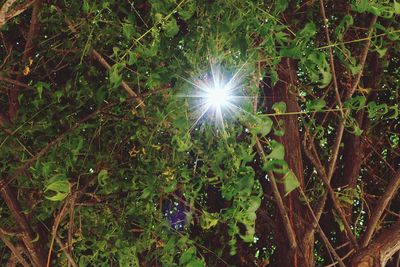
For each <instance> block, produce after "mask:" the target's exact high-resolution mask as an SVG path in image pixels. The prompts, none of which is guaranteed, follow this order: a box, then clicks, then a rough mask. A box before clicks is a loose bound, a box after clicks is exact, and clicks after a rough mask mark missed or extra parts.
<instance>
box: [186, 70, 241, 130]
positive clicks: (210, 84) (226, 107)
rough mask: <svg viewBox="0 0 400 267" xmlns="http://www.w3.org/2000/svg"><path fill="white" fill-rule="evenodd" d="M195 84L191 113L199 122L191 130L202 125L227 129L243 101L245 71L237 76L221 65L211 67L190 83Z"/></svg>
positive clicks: (190, 95) (192, 86) (191, 95)
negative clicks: (226, 125) (207, 123)
mask: <svg viewBox="0 0 400 267" xmlns="http://www.w3.org/2000/svg"><path fill="white" fill-rule="evenodd" d="M185 80H186V81H187V82H189V83H190V84H191V88H190V90H191V94H189V95H185V96H184V97H188V98H191V99H192V101H191V105H190V106H191V109H192V111H193V112H192V114H193V115H194V118H195V121H194V123H193V125H192V127H191V130H192V129H193V128H194V127H195V126H196V125H197V124H198V123H199V122H200V121H204V122H212V123H214V125H216V126H217V127H222V128H223V127H224V125H225V121H226V119H228V118H231V117H233V116H234V115H235V114H236V113H237V112H239V111H240V110H241V109H240V102H241V100H242V99H243V96H241V94H242V91H243V90H242V89H243V88H242V87H243V86H242V85H243V74H242V68H240V69H239V70H237V71H236V72H234V73H230V72H229V71H226V70H225V69H223V68H222V67H221V66H220V65H212V64H210V70H209V71H208V72H206V73H204V74H202V75H200V76H198V77H196V78H194V79H192V80H191V81H190V80H187V79H185Z"/></svg>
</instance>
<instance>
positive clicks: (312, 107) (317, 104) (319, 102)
mask: <svg viewBox="0 0 400 267" xmlns="http://www.w3.org/2000/svg"><path fill="white" fill-rule="evenodd" d="M325 106H326V102H325V100H323V99H322V98H318V99H315V100H312V101H309V102H307V104H306V109H307V110H308V111H322V109H323V108H324V107H325Z"/></svg>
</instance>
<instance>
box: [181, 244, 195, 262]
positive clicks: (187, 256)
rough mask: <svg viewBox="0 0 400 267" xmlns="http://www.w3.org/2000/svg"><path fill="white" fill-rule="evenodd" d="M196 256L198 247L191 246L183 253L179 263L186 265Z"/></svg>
mask: <svg viewBox="0 0 400 267" xmlns="http://www.w3.org/2000/svg"><path fill="white" fill-rule="evenodd" d="M195 257H196V249H195V248H194V247H190V248H189V249H188V250H186V251H185V252H184V253H182V255H181V257H180V258H179V265H185V264H187V263H189V262H190V261H191V260H192V259H193V258H195Z"/></svg>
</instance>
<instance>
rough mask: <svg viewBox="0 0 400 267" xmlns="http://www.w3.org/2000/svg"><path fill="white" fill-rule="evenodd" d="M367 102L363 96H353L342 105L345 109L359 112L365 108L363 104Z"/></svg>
mask: <svg viewBox="0 0 400 267" xmlns="http://www.w3.org/2000/svg"><path fill="white" fill-rule="evenodd" d="M366 102H367V98H366V97H365V96H353V97H351V98H350V99H348V100H347V101H346V102H344V103H343V106H344V107H345V108H348V109H351V110H355V111H359V110H361V109H363V108H364V107H365V103H366Z"/></svg>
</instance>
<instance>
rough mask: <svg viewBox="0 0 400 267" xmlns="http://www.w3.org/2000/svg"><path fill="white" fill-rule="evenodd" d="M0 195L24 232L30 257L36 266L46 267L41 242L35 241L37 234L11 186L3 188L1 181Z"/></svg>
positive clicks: (23, 237) (23, 238) (24, 239)
mask: <svg viewBox="0 0 400 267" xmlns="http://www.w3.org/2000/svg"><path fill="white" fill-rule="evenodd" d="M0 188H1V189H0V195H1V197H2V198H3V200H4V202H5V203H6V205H7V207H8V208H9V209H10V211H11V214H12V215H13V217H14V219H15V221H16V223H17V225H18V227H19V228H20V229H21V232H22V241H23V243H24V244H25V246H26V249H27V250H28V253H29V257H30V259H31V261H32V263H33V265H34V266H38V267H42V266H45V254H44V253H43V251H42V248H41V247H39V246H38V244H39V243H40V242H38V241H36V242H35V241H34V240H35V239H36V234H35V233H34V231H33V230H32V228H31V226H30V225H29V222H28V221H27V219H26V217H25V216H24V215H23V213H22V210H21V207H20V206H19V203H18V201H17V199H16V197H15V195H14V193H13V192H12V190H11V188H10V187H9V186H7V185H6V186H3V182H2V181H1V180H0Z"/></svg>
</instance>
